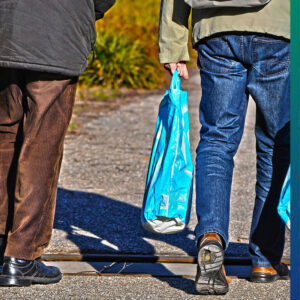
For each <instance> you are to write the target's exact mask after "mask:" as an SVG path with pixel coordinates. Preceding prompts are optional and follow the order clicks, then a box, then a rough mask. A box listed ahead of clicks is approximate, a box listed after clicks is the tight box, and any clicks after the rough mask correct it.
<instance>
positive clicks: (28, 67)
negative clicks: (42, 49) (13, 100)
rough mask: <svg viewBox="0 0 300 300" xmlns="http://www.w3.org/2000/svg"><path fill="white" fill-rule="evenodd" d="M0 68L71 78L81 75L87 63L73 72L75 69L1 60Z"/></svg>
mask: <svg viewBox="0 0 300 300" xmlns="http://www.w3.org/2000/svg"><path fill="white" fill-rule="evenodd" d="M0 67H2V68H12V69H24V70H30V71H37V72H47V73H57V74H62V75H67V76H72V77H73V76H79V75H80V74H82V73H83V72H84V70H85V69H86V67H87V63H86V64H85V65H84V66H83V67H81V69H76V70H75V69H66V68H65V67H60V66H51V65H43V64H36V63H29V62H18V61H10V60H2V59H1V58H0Z"/></svg>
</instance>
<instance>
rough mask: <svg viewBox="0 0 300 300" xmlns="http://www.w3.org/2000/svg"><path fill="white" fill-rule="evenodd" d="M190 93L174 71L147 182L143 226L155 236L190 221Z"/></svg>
mask: <svg viewBox="0 0 300 300" xmlns="http://www.w3.org/2000/svg"><path fill="white" fill-rule="evenodd" d="M189 127H190V126H189V115H188V98H187V92H185V91H182V90H181V89H180V78H179V75H178V72H177V71H175V72H174V74H173V78H172V81H171V85H170V89H169V90H167V91H166V93H165V95H164V97H163V99H162V101H161V103H160V106H159V112H158V117H157V123H156V129H155V136H154V142H153V147H152V153H151V159H150V164H149V169H148V176H147V180H146V188H145V195H144V202H143V208H142V224H143V226H144V228H145V229H147V230H149V231H151V232H154V233H169V234H170V233H176V232H180V231H182V230H184V228H185V227H186V225H187V224H188V222H189V219H190V211H191V202H192V190H193V161H192V156H191V150H190V138H189Z"/></svg>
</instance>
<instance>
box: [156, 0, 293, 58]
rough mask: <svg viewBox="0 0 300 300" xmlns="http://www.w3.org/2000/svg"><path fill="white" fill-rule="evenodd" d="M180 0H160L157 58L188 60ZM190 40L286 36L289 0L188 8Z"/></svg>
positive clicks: (185, 23) (185, 14)
mask: <svg viewBox="0 0 300 300" xmlns="http://www.w3.org/2000/svg"><path fill="white" fill-rule="evenodd" d="M190 11H191V8H190V7H189V6H188V5H187V4H186V3H185V2H184V0H162V4H161V13H160V25H159V48H160V53H159V61H160V62H161V63H170V62H178V61H188V60H189V53H188V36H189V31H188V18H189V15H190ZM192 26H193V31H192V43H193V46H194V47H195V45H196V44H197V42H199V41H200V40H201V39H203V38H205V37H209V36H211V35H213V34H217V33H221V32H244V33H245V32H250V33H262V34H269V35H274V36H278V37H284V38H286V39H289V38H290V1H289V0H271V2H269V3H268V4H266V5H265V6H262V7H255V8H230V7H223V8H208V9H193V10H192Z"/></svg>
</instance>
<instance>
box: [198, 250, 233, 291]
mask: <svg viewBox="0 0 300 300" xmlns="http://www.w3.org/2000/svg"><path fill="white" fill-rule="evenodd" d="M223 262H224V252H223V249H221V248H220V247H219V246H217V245H214V244H208V245H205V246H203V247H202V248H201V249H200V250H199V253H198V272H199V274H197V275H198V276H197V279H196V282H195V287H196V290H197V292H198V293H199V294H200V295H224V294H226V293H227V292H228V283H227V281H226V278H225V277H224V276H222V275H221V274H222V272H223V271H222V265H223ZM223 277H224V280H223Z"/></svg>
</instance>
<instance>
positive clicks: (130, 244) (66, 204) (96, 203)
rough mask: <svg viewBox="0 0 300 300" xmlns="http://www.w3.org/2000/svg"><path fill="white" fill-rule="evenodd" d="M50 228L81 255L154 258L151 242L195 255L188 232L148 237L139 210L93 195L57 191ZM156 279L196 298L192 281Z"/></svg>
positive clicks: (231, 246)
mask: <svg viewBox="0 0 300 300" xmlns="http://www.w3.org/2000/svg"><path fill="white" fill-rule="evenodd" d="M54 228H55V229H59V230H62V231H64V232H66V233H67V239H68V240H70V241H71V242H72V243H74V244H75V245H76V246H77V247H78V248H79V250H80V252H81V253H82V254H87V253H89V254H92V253H97V254H118V253H122V254H124V255H126V254H135V255H154V256H155V255H157V253H156V252H155V248H154V246H153V245H151V243H150V242H149V241H148V240H149V239H151V240H154V243H157V242H158V243H159V242H163V243H164V244H166V245H171V246H175V247H177V248H179V249H182V250H183V251H184V252H186V253H187V255H190V256H194V257H195V256H196V254H197V249H196V247H195V243H194V239H193V238H191V236H193V232H192V231H191V230H190V229H186V230H184V231H183V232H181V233H177V234H172V235H158V234H153V233H150V232H148V231H146V230H145V229H144V228H143V227H142V225H141V208H139V207H136V206H134V205H131V204H128V203H125V202H121V201H118V200H115V199H112V198H109V197H106V196H104V195H100V194H95V193H89V192H81V191H71V190H67V189H62V188H59V189H58V194H57V204H56V215H55V221H54ZM240 246H241V244H239V247H240ZM235 248H236V247H235V246H234V245H233V244H232V245H230V247H229V250H230V249H231V250H230V251H229V252H230V253H233V252H234V251H235V250H234V249H235ZM166 249H167V248H166ZM166 251H167V250H166ZM159 267H161V268H163V270H162V271H163V273H164V274H165V275H166V277H168V276H169V277H171V276H174V274H173V273H172V272H170V271H168V270H167V269H166V268H164V266H162V265H160V266H159ZM158 278H159V279H160V280H162V281H166V282H167V283H168V284H169V285H170V286H173V287H174V288H177V289H183V290H184V291H185V292H187V293H189V294H196V291H195V289H194V283H193V282H194V281H193V280H191V279H188V278H180V280H181V283H180V285H177V284H178V283H177V280H178V278H177V279H176V280H175V279H174V278H164V279H162V278H161V277H158ZM174 285H175V286H174Z"/></svg>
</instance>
